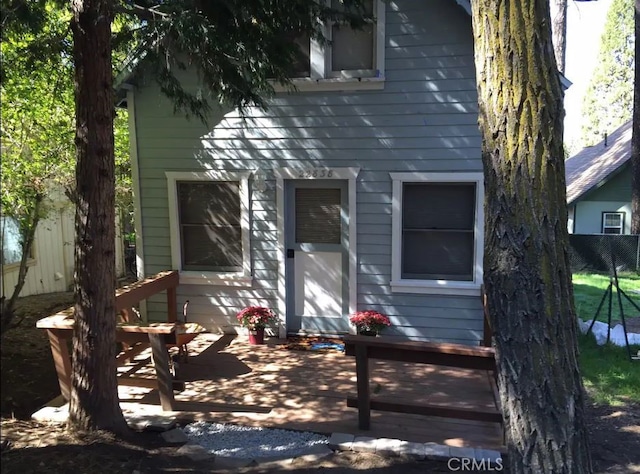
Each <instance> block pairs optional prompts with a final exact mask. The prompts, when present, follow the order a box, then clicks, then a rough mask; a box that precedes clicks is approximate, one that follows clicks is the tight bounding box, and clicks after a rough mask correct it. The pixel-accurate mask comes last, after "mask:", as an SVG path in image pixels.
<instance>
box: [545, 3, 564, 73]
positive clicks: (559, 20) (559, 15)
mask: <svg viewBox="0 0 640 474" xmlns="http://www.w3.org/2000/svg"><path fill="white" fill-rule="evenodd" d="M549 5H550V8H551V32H552V37H553V52H554V54H555V57H556V65H557V66H558V71H560V72H561V73H562V74H564V68H565V60H566V56H567V0H551V1H550V2H549Z"/></svg>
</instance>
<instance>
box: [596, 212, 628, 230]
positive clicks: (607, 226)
mask: <svg viewBox="0 0 640 474" xmlns="http://www.w3.org/2000/svg"><path fill="white" fill-rule="evenodd" d="M610 214H614V215H616V216H620V225H619V226H612V225H605V222H606V221H607V215H610ZM624 217H625V216H624V212H623V211H604V212H603V213H602V226H601V229H600V231H601V233H602V234H604V235H623V234H624ZM605 229H619V230H620V233H619V234H607V233H606V232H605Z"/></svg>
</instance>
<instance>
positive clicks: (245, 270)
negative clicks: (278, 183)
mask: <svg viewBox="0 0 640 474" xmlns="http://www.w3.org/2000/svg"><path fill="white" fill-rule="evenodd" d="M251 173H252V171H250V170H247V171H224V170H207V171H166V172H165V175H166V177H167V189H168V195H169V229H170V236H171V265H172V268H173V269H176V270H179V271H180V283H184V284H194V285H217V286H243V287H248V286H251V284H252V277H251V249H250V241H251V237H250V226H249V215H250V213H249V177H250V176H251ZM178 181H239V182H240V209H241V216H240V225H241V233H242V237H241V238H242V271H240V272H211V271H194V270H182V250H181V245H180V229H179V216H178V186H177V182H178Z"/></svg>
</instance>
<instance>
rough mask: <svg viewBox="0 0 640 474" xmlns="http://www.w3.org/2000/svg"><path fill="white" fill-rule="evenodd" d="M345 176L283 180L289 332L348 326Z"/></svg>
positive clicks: (340, 329)
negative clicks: (343, 177)
mask: <svg viewBox="0 0 640 474" xmlns="http://www.w3.org/2000/svg"><path fill="white" fill-rule="evenodd" d="M347 189H348V188H347V181H344V180H287V185H286V188H285V207H286V220H285V229H286V238H285V247H286V250H285V251H286V253H287V254H286V307H287V330H288V332H289V333H300V332H303V333H308V334H342V333H346V332H348V331H349V321H348V313H349V306H348V299H349V288H348V286H349V275H348V272H349V264H348V263H349V257H348V248H349V242H348V238H349V237H348V235H349V234H348V225H349V223H348V204H347V202H348V200H347Z"/></svg>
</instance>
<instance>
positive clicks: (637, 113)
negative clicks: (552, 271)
mask: <svg viewBox="0 0 640 474" xmlns="http://www.w3.org/2000/svg"><path fill="white" fill-rule="evenodd" d="M635 32H636V35H635V36H636V50H635V54H636V56H635V58H636V61H635V77H634V87H633V131H632V134H631V233H632V234H640V64H639V62H640V61H639V60H638V59H639V58H640V0H636V6H635Z"/></svg>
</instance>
